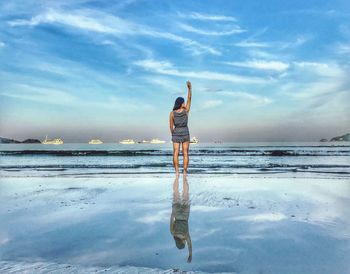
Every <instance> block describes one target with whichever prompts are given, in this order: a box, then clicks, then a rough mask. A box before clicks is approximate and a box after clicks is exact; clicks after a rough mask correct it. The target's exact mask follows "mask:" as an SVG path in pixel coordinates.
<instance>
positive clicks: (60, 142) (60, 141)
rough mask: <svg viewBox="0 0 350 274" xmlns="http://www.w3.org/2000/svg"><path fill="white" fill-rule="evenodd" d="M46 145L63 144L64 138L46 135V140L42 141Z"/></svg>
mask: <svg viewBox="0 0 350 274" xmlns="http://www.w3.org/2000/svg"><path fill="white" fill-rule="evenodd" d="M41 143H42V144H44V145H62V144H63V141H62V139H60V138H58V139H51V140H50V139H47V135H46V137H45V140H44V141H42V142H41Z"/></svg>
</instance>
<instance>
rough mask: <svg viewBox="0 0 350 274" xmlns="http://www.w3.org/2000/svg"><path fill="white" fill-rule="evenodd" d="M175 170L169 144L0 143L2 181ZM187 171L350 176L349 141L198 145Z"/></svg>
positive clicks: (251, 174)
mask: <svg viewBox="0 0 350 274" xmlns="http://www.w3.org/2000/svg"><path fill="white" fill-rule="evenodd" d="M179 160H180V166H181V164H182V156H180V159H179ZM172 172H173V166H172V146H171V143H168V144H161V145H151V144H135V145H121V144H102V145H88V144H64V145H58V146H55V145H41V144H10V145H8V144H2V145H0V176H3V177H14V176H15V177H17V176H25V177H27V176H39V177H40V176H98V177H101V176H107V177H108V176H114V175H118V174H125V173H132V174H135V173H137V174H149V173H172ZM189 173H202V174H208V173H210V174H241V175H248V176H254V175H256V174H258V175H261V174H265V175H266V176H274V175H275V176H276V175H278V176H284V175H287V176H290V175H291V173H293V176H303V177H305V176H313V177H315V176H316V177H317V176H322V177H331V178H333V177H349V176H350V143H349V142H334V143H320V142H317V143H225V144H209V143H200V144H195V145H191V146H190V166H189Z"/></svg>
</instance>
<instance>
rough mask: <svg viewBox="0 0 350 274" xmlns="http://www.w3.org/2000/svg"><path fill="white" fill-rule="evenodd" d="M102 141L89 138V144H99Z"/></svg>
mask: <svg viewBox="0 0 350 274" xmlns="http://www.w3.org/2000/svg"><path fill="white" fill-rule="evenodd" d="M101 144H103V142H102V141H101V140H100V139H91V140H90V141H89V145H101Z"/></svg>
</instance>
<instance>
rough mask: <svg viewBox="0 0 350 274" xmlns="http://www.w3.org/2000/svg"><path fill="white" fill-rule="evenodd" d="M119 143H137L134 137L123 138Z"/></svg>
mask: <svg viewBox="0 0 350 274" xmlns="http://www.w3.org/2000/svg"><path fill="white" fill-rule="evenodd" d="M119 143H120V144H123V145H133V144H135V141H134V140H133V139H124V140H121V141H120V142H119Z"/></svg>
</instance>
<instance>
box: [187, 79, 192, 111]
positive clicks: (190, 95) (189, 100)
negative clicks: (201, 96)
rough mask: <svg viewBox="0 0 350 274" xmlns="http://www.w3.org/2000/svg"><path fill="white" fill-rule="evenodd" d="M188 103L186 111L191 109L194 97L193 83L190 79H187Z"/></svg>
mask: <svg viewBox="0 0 350 274" xmlns="http://www.w3.org/2000/svg"><path fill="white" fill-rule="evenodd" d="M187 90H188V91H187V103H186V111H187V112H189V111H190V109H191V99H192V84H191V82H190V81H187Z"/></svg>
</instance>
